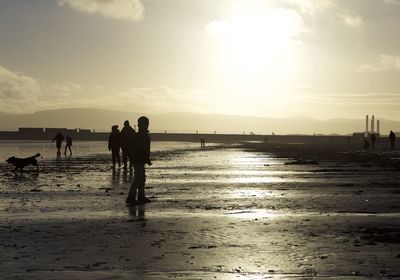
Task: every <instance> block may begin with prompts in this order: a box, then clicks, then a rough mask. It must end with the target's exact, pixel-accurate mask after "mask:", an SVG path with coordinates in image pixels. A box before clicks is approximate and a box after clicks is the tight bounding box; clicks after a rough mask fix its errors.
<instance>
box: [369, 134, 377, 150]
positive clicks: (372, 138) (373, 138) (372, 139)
mask: <svg viewBox="0 0 400 280" xmlns="http://www.w3.org/2000/svg"><path fill="white" fill-rule="evenodd" d="M370 139H371V147H372V148H374V147H375V142H376V136H375V134H374V133H372V134H371V136H370Z"/></svg>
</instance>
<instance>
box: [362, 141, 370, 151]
mask: <svg viewBox="0 0 400 280" xmlns="http://www.w3.org/2000/svg"><path fill="white" fill-rule="evenodd" d="M369 146H370V144H369V141H368V140H367V139H366V138H364V144H363V148H364V150H368V149H369Z"/></svg>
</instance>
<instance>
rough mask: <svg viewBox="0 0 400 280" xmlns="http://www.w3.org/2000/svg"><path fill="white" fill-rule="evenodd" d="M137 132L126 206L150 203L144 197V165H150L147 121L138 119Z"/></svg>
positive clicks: (144, 118)
mask: <svg viewBox="0 0 400 280" xmlns="http://www.w3.org/2000/svg"><path fill="white" fill-rule="evenodd" d="M138 127H139V132H138V133H136V134H135V141H134V146H133V169H134V177H133V182H132V185H131V187H130V189H129V194H128V197H127V199H126V201H125V202H126V204H128V205H134V204H143V203H147V202H151V200H150V199H148V198H147V197H146V195H145V183H146V169H145V164H148V165H149V166H150V165H152V163H151V160H150V135H149V131H148V127H149V119H148V118H146V117H143V116H142V117H140V118H139V119H138Z"/></svg>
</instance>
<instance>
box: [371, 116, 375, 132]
mask: <svg viewBox="0 0 400 280" xmlns="http://www.w3.org/2000/svg"><path fill="white" fill-rule="evenodd" d="M371 133H375V116H374V115H372V118H371Z"/></svg>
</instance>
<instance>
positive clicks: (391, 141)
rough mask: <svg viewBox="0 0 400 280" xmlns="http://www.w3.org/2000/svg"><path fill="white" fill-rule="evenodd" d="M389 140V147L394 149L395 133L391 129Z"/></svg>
mask: <svg viewBox="0 0 400 280" xmlns="http://www.w3.org/2000/svg"><path fill="white" fill-rule="evenodd" d="M389 140H390V148H391V149H392V150H394V142H395V141H396V134H394V132H393V131H390V133H389Z"/></svg>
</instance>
